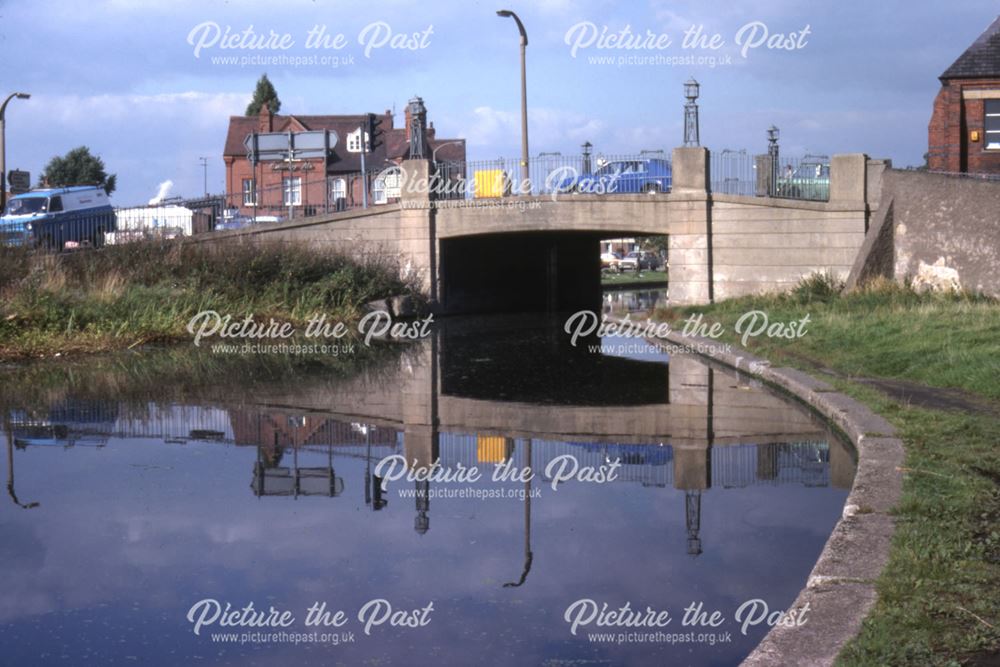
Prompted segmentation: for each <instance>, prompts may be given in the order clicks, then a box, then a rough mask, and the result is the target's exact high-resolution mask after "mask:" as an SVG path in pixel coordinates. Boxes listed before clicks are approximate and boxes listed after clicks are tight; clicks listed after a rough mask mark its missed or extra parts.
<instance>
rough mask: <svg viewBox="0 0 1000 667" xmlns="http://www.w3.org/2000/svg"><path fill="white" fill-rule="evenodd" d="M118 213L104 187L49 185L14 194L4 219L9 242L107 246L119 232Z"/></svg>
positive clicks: (0, 227) (0, 221)
mask: <svg viewBox="0 0 1000 667" xmlns="http://www.w3.org/2000/svg"><path fill="white" fill-rule="evenodd" d="M115 229H116V226H115V212H114V209H112V208H111V203H110V202H109V200H108V193H107V192H105V191H104V188H102V187H99V186H94V185H81V186H73V187H66V188H45V189H40V190H32V191H31V192H26V193H24V194H20V195H14V196H13V197H12V198H11V199H10V201H9V202H8V203H7V210H6V211H4V215H3V217H2V218H0V235H2V236H0V238H2V240H3V243H4V244H5V245H30V246H34V247H42V248H48V249H50V250H63V249H67V248H74V247H81V246H92V247H100V246H102V245H104V235H105V233H107V232H113V231H115Z"/></svg>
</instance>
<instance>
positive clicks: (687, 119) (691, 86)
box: [684, 77, 701, 146]
mask: <svg viewBox="0 0 1000 667" xmlns="http://www.w3.org/2000/svg"><path fill="white" fill-rule="evenodd" d="M699 88H700V86H699V85H698V82H697V81H695V80H694V77H691V78H690V79H688V81H687V83H685V84H684V97H686V98H687V102H685V103H684V145H685V146H700V145H701V139H700V138H699V136H698V105H697V103H696V102H695V100H697V99H698V89H699Z"/></svg>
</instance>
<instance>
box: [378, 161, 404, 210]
mask: <svg viewBox="0 0 1000 667" xmlns="http://www.w3.org/2000/svg"><path fill="white" fill-rule="evenodd" d="M399 196H400V172H399V167H389V168H388V169H386V170H385V171H383V172H382V173H381V174H379V175H378V176H376V177H375V182H374V183H372V199H373V200H374V201H375V203H376V204H385V203H386V202H388V201H389V200H390V199H399Z"/></svg>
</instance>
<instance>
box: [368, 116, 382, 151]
mask: <svg viewBox="0 0 1000 667" xmlns="http://www.w3.org/2000/svg"><path fill="white" fill-rule="evenodd" d="M384 120H385V119H384V118H382V117H381V116H378V115H377V114H373V113H370V114H368V141H369V144H368V146H369V150H371V151H374V150H375V149H376V148H378V147H379V146H381V145H382V143H383V136H384V135H385V130H383V129H381V126H382V123H383V121H384Z"/></svg>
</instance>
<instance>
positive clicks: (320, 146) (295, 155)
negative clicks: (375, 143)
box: [243, 130, 340, 162]
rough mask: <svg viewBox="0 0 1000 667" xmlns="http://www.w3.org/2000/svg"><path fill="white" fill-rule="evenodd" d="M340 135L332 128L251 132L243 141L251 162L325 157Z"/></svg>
mask: <svg viewBox="0 0 1000 667" xmlns="http://www.w3.org/2000/svg"><path fill="white" fill-rule="evenodd" d="M339 139H340V137H339V136H338V135H337V133H336V132H334V131H332V130H316V131H311V132H251V133H250V134H248V135H247V138H246V139H245V140H244V141H243V145H244V146H245V147H246V149H247V158H249V160H250V161H251V162H257V161H267V160H288V159H308V158H322V157H325V156H326V155H327V154H328V153H329V152H330V151H331V150H332V149H333V147H334V146H336V145H337V141H338V140H339Z"/></svg>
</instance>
